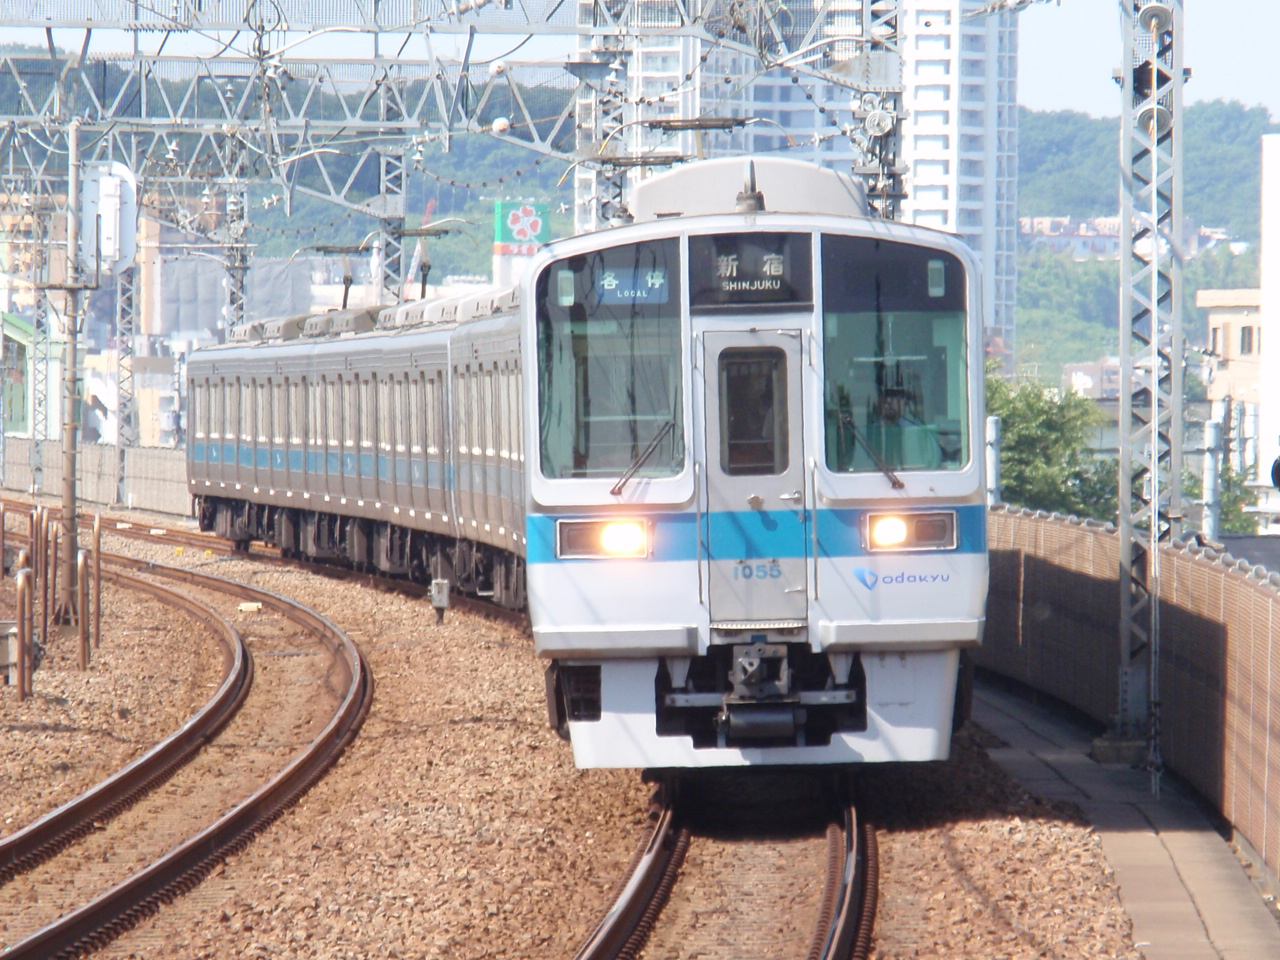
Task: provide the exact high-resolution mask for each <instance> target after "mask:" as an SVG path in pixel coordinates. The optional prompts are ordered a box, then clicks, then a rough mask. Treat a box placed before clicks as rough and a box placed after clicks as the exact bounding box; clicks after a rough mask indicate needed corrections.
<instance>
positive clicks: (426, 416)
mask: <svg viewBox="0 0 1280 960" xmlns="http://www.w3.org/2000/svg"><path fill="white" fill-rule="evenodd" d="M412 386H413V395H412V397H410V399H409V452H410V453H422V451H423V450H426V451H427V452H428V453H434V452H435V451H434V450H433V449H432V433H431V410H430V409H429V408H428V407H427V397H426V392H427V379H426V375H425V374H423V375H422V376H420V377H418V378H417V379H416V380H414V381H413V383H412ZM424 424H425V425H426V428H425V429H426V434H425V436H424V434H423V425H424Z"/></svg>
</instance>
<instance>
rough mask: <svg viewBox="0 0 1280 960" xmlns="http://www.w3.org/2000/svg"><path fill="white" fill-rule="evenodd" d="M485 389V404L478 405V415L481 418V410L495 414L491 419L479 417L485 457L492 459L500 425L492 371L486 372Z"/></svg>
mask: <svg viewBox="0 0 1280 960" xmlns="http://www.w3.org/2000/svg"><path fill="white" fill-rule="evenodd" d="M483 389H484V401H485V402H484V403H483V404H476V415H477V417H479V411H481V410H490V411H492V412H493V416H491V417H479V419H480V428H481V429H482V430H483V431H484V443H483V445H482V446H483V447H484V455H485V456H486V457H492V456H493V455H494V448H495V447H496V446H497V443H498V441H497V437H496V436H495V434H496V433H497V430H496V429H495V428H496V427H497V425H498V406H497V399H498V394H497V393H496V392H495V391H494V388H493V371H492V370H486V371H485V372H484V383H483Z"/></svg>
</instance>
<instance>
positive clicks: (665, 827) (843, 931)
mask: <svg viewBox="0 0 1280 960" xmlns="http://www.w3.org/2000/svg"><path fill="white" fill-rule="evenodd" d="M678 792H679V790H678V787H677V786H676V785H675V784H674V783H670V782H669V783H666V784H664V785H663V786H662V787H661V788H660V790H659V792H658V794H657V796H656V798H655V803H654V806H653V808H652V809H651V810H650V815H649V824H648V827H647V829H646V831H645V835H644V838H643V840H642V842H641V845H640V848H639V850H638V851H637V852H636V855H635V857H634V858H633V860H632V864H631V869H630V871H629V873H628V875H627V876H626V877H625V878H624V879H623V881H622V882H621V884H620V885H619V890H618V893H617V895H616V897H615V899H614V902H613V903H612V905H611V906H610V908H609V911H608V913H607V914H606V915H605V917H604V918H603V920H602V921H601V922H600V924H599V926H598V927H597V928H596V930H595V931H594V932H593V933H592V935H591V937H590V938H589V939H588V941H587V943H586V944H585V945H584V946H583V948H582V949H581V950H580V951H579V952H578V954H577V960H637V958H640V957H643V956H645V953H646V946H647V945H648V943H649V941H650V938H651V936H653V934H654V930H655V927H656V926H657V924H658V922H659V919H660V917H662V914H663V910H664V908H665V907H667V905H668V903H669V902H670V901H672V900H673V899H676V898H678V897H679V896H680V894H681V889H682V888H681V887H680V885H679V883H678V881H679V880H680V878H681V875H682V872H683V871H682V867H684V865H685V858H686V856H687V854H688V853H689V850H690V847H691V845H692V844H693V843H694V842H695V841H694V835H693V831H692V830H691V829H690V827H689V826H688V825H686V821H687V820H688V819H689V818H688V817H687V816H686V815H685V814H684V813H683V812H682V811H681V810H680V809H679V807H680V804H679V802H678V801H677V794H678ZM843 807H844V809H843V810H842V811H841V813H840V815H839V816H838V817H837V818H836V822H833V823H831V824H830V826H829V827H828V828H827V830H826V834H825V844H822V843H814V842H812V841H811V842H810V846H819V847H821V846H823V845H825V878H824V882H823V887H822V894H821V899H820V902H819V903H818V904H817V909H816V914H817V920H816V923H815V924H814V925H813V929H812V931H811V934H810V937H809V943H808V949H807V952H806V953H804V954H803V955H804V956H806V957H807V958H808V960H849V958H853V960H865V958H866V957H867V956H868V955H869V953H870V950H871V937H872V931H873V928H874V925H875V914H876V902H877V885H878V878H879V865H878V862H877V851H876V835H875V829H874V828H873V827H872V826H871V825H870V824H868V823H862V822H859V820H858V813H857V809H856V807H855V806H854V805H853V804H852V803H851V802H848V803H845V804H844V805H843ZM735 843H736V844H737V845H738V846H739V848H740V850H741V852H742V853H746V852H747V850H746V848H747V846H748V845H749V844H751V843H752V841H750V840H744V839H741V838H739V839H737V840H736V841H735ZM752 885H753V886H756V887H758V888H762V887H764V885H762V884H759V883H753V884H752ZM758 892H759V894H760V896H761V897H762V898H769V897H772V896H773V890H772V889H759V890H758ZM677 926H679V923H678V922H677ZM669 935H670V934H669ZM689 935H690V934H689V933H688V932H687V931H684V930H683V929H681V930H680V931H679V932H677V933H675V934H674V936H675V937H676V938H677V939H679V938H682V937H687V936H689ZM669 945H670V944H668V946H669ZM718 945H719V946H721V947H723V948H724V950H725V954H724V955H725V956H727V957H729V956H745V955H748V954H749V953H750V951H751V949H752V948H753V947H755V946H757V945H756V944H746V943H741V944H739V943H726V942H725V941H724V939H723V938H721V939H720V940H719V942H718ZM686 947H688V948H689V949H690V950H691V951H692V952H691V953H690V954H689V955H697V956H707V955H708V954H706V953H705V952H703V950H702V948H701V947H700V946H690V945H688V944H686V943H682V944H681V949H682V950H684V949H685V948H686ZM780 949H781V950H782V951H784V952H785V954H786V955H790V956H799V955H801V949H800V948H799V947H798V945H796V944H790V945H782V946H781V947H780Z"/></svg>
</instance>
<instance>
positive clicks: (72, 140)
mask: <svg viewBox="0 0 1280 960" xmlns="http://www.w3.org/2000/svg"><path fill="white" fill-rule="evenodd" d="M67 144H68V147H69V150H70V156H69V176H68V178H67V320H66V324H67V331H66V353H65V361H64V369H63V371H62V373H63V385H64V388H65V389H64V392H63V400H62V403H63V410H62V541H63V543H62V546H63V551H62V585H63V590H64V596H63V600H62V603H61V605H60V606H59V607H58V614H57V616H58V619H59V620H61V621H62V622H63V623H71V622H73V621H74V620H75V619H76V596H77V592H76V556H77V554H78V552H79V543H78V538H77V533H76V510H77V504H76V433H77V427H78V417H77V409H76V399H77V397H76V394H77V389H76V388H77V385H78V384H77V380H78V376H77V374H78V369H77V368H78V367H79V365H80V358H79V350H78V346H79V340H80V312H81V310H82V309H83V306H84V304H83V301H82V299H81V296H80V293H81V291H82V290H83V289H84V287H83V286H82V285H81V282H80V121H79V120H72V121H71V126H70V127H69V128H68V131H67Z"/></svg>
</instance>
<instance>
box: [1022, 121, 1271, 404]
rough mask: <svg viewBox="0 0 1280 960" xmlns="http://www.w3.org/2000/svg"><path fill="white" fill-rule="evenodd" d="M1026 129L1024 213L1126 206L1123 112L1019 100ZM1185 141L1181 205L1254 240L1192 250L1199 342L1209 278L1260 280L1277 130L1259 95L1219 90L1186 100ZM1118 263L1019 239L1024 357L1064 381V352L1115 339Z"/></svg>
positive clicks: (1092, 351)
mask: <svg viewBox="0 0 1280 960" xmlns="http://www.w3.org/2000/svg"><path fill="white" fill-rule="evenodd" d="M1019 122H1020V128H1019V134H1018V143H1019V154H1018V208H1019V214H1020V215H1021V216H1023V217H1047V216H1070V217H1074V218H1077V219H1087V218H1091V217H1103V216H1115V215H1116V214H1117V213H1118V212H1119V204H1120V200H1119V196H1120V192H1119V191H1120V146H1119V137H1120V134H1119V120H1118V119H1117V118H1103V119H1096V118H1093V117H1089V116H1087V115H1085V114H1082V113H1075V112H1072V111H1053V112H1039V111H1034V110H1027V109H1025V108H1022V109H1021V111H1020V121H1019ZM1184 131H1185V137H1184V142H1183V211H1184V214H1185V216H1186V217H1187V219H1188V220H1190V221H1191V222H1192V223H1193V224H1195V225H1196V226H1207V227H1219V228H1222V229H1224V230H1226V231H1228V233H1229V234H1230V235H1231V236H1232V237H1233V238H1235V239H1238V240H1241V241H1244V242H1246V243H1248V244H1250V247H1249V249H1248V250H1246V251H1245V252H1244V253H1242V254H1240V255H1233V254H1232V252H1231V251H1230V250H1229V249H1228V248H1226V247H1225V246H1219V247H1217V248H1214V249H1213V250H1210V251H1208V252H1206V253H1203V254H1201V255H1200V256H1198V257H1196V258H1194V259H1191V260H1189V261H1187V263H1186V266H1185V270H1184V281H1185V282H1184V284H1183V320H1184V325H1185V329H1186V334H1187V338H1188V340H1189V341H1190V342H1191V343H1192V344H1193V345H1202V344H1203V343H1204V340H1205V336H1206V323H1207V321H1206V317H1205V316H1204V314H1203V312H1202V311H1200V310H1199V309H1197V307H1196V306H1195V299H1196V292H1197V291H1199V290H1202V289H1224V288H1234V287H1254V286H1257V285H1258V283H1259V274H1258V246H1257V245H1258V240H1259V236H1260V226H1261V225H1260V206H1261V182H1262V180H1261V171H1262V142H1261V141H1262V136H1263V134H1266V133H1275V132H1280V124H1276V123H1273V122H1272V120H1271V117H1270V115H1269V114H1268V113H1267V111H1266V110H1265V109H1264V108H1262V107H1252V108H1249V107H1245V106H1244V105H1243V104H1240V103H1237V102H1232V103H1226V102H1224V101H1221V100H1217V101H1212V102H1207V103H1195V104H1191V105H1190V106H1189V107H1187V110H1186V117H1185V127H1184ZM1119 291H1120V265H1119V263H1118V262H1116V261H1102V262H1099V261H1087V262H1079V263H1078V262H1075V261H1073V260H1072V259H1071V258H1070V257H1069V256H1067V255H1064V254H1055V253H1053V252H1051V251H1049V250H1048V249H1046V248H1044V247H1038V246H1034V245H1030V244H1027V243H1023V245H1022V247H1021V248H1020V250H1019V254H1018V363H1019V366H1020V367H1021V368H1022V369H1023V370H1025V371H1028V372H1031V373H1033V374H1034V375H1035V376H1037V377H1039V378H1041V379H1043V380H1046V381H1048V382H1051V383H1055V384H1056V383H1057V381H1058V378H1059V376H1060V374H1061V370H1062V366H1063V364H1065V363H1075V362H1088V361H1092V360H1098V359H1100V358H1101V357H1104V356H1108V355H1115V354H1116V353H1117V352H1118V351H1119V333H1118V330H1119V324H1118V312H1119V295H1120V294H1119Z"/></svg>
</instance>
